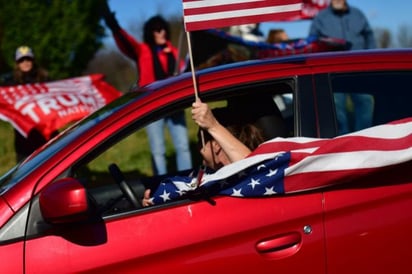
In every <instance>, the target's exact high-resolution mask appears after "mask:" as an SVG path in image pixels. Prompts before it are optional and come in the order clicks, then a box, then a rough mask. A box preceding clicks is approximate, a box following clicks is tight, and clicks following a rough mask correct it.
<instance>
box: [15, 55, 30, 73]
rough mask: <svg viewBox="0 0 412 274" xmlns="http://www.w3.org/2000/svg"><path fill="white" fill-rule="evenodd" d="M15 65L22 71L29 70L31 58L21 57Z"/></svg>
mask: <svg viewBox="0 0 412 274" xmlns="http://www.w3.org/2000/svg"><path fill="white" fill-rule="evenodd" d="M17 66H18V68H19V69H20V70H21V71H22V72H29V71H30V70H31V69H32V68H33V59H31V58H27V57H23V58H21V59H20V60H18V61H17Z"/></svg>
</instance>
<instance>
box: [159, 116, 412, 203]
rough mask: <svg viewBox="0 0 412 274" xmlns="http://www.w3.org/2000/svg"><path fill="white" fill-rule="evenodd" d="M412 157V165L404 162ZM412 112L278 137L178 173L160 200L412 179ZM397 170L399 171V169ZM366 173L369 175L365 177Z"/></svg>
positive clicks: (167, 183)
mask: <svg viewBox="0 0 412 274" xmlns="http://www.w3.org/2000/svg"><path fill="white" fill-rule="evenodd" d="M407 163H409V166H407V165H404V164H407ZM411 166H412V118H407V119H403V120H399V121H394V122H392V123H388V124H384V125H379V126H375V127H371V128H368V129H364V130H361V131H358V132H354V133H351V134H347V135H342V136H338V137H335V138H331V139H317V138H305V137H294V138H275V139H273V140H270V141H268V142H265V143H263V144H262V145H260V146H259V147H258V148H257V149H256V150H255V151H253V152H252V153H251V155H249V156H248V157H247V158H245V159H243V160H241V161H238V162H235V163H232V164H229V165H227V166H224V167H222V168H221V169H219V170H218V171H217V172H215V173H210V174H205V175H204V176H203V178H202V179H201V184H200V186H199V187H197V184H196V179H195V178H194V177H184V176H180V177H173V178H170V179H167V180H165V181H163V182H162V183H161V184H160V186H159V187H158V188H157V189H156V190H155V191H154V192H153V196H152V201H153V202H154V204H161V203H165V202H167V201H171V200H175V199H179V198H182V197H187V196H189V197H190V195H192V194H197V195H199V193H200V194H202V193H206V194H207V195H210V194H214V195H215V194H216V195H226V196H234V197H263V196H270V195H284V194H288V193H296V192H303V191H309V190H313V189H320V188H325V187H330V186H335V185H338V184H344V183H353V182H356V183H359V184H360V183H367V182H368V181H367V178H373V180H374V181H373V182H374V183H379V180H380V182H381V183H382V182H387V181H388V180H390V179H391V178H392V176H393V175H394V174H397V176H404V179H407V180H411V178H412V175H411V173H410V168H411ZM394 170H395V171H396V172H394ZM365 178H366V179H365Z"/></svg>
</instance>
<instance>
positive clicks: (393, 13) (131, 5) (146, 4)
mask: <svg viewBox="0 0 412 274" xmlns="http://www.w3.org/2000/svg"><path fill="white" fill-rule="evenodd" d="M348 3H349V4H350V5H352V6H355V7H357V8H359V9H361V10H362V11H363V12H364V14H365V15H366V17H367V18H368V20H369V23H370V25H371V27H372V28H373V29H377V28H386V29H389V30H390V32H391V33H392V37H393V38H392V39H393V40H394V41H395V42H396V39H397V33H398V30H399V27H400V26H408V27H410V28H411V31H412V16H411V15H410V13H411V11H412V1H409V0H406V1H405V0H390V1H387V0H358V1H354V0H349V1H348ZM109 6H110V8H111V10H112V11H114V12H115V13H116V18H117V19H118V21H119V24H120V25H121V26H122V27H123V28H125V29H126V30H128V31H130V30H131V29H133V28H135V27H136V25H138V24H142V23H141V22H144V21H146V20H147V19H148V18H150V17H151V16H153V15H155V14H161V15H162V16H164V17H165V18H166V19H167V18H168V17H171V16H173V17H174V16H178V17H179V16H182V14H183V8H182V0H134V1H130V0H109ZM309 26H310V20H304V21H295V22H267V23H262V24H261V27H260V29H261V31H262V32H263V33H264V34H265V35H266V34H267V33H268V31H269V29H272V28H283V29H285V30H286V32H287V33H288V35H289V37H290V38H292V39H293V38H304V37H307V34H308V31H309ZM138 27H139V28H141V27H142V26H141V25H140V26H138ZM107 33H108V34H110V32H109V31H108V32H107ZM105 42H107V43H113V42H112V39H111V37H108V39H106V41H105Z"/></svg>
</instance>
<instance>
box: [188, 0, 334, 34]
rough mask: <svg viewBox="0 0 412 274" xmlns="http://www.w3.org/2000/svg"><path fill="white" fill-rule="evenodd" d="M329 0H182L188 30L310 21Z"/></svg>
mask: <svg viewBox="0 0 412 274" xmlns="http://www.w3.org/2000/svg"><path fill="white" fill-rule="evenodd" d="M328 4H329V0H183V15H184V16H183V19H184V23H185V29H186V31H195V30H203V29H211V28H221V27H226V26H233V25H241V24H252V23H259V22H270V21H293V20H302V19H309V18H312V17H313V16H315V15H316V14H317V13H318V12H319V10H321V9H324V8H326V7H327V6H328Z"/></svg>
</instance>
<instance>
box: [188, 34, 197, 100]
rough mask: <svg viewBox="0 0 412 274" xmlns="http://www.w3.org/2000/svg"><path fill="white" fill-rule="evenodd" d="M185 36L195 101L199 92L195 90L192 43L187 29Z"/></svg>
mask: <svg viewBox="0 0 412 274" xmlns="http://www.w3.org/2000/svg"><path fill="white" fill-rule="evenodd" d="M186 37H187V48H188V51H189V60H190V69H191V71H192V80H193V88H194V89H195V98H196V101H197V100H198V99H199V92H198V90H197V82H196V73H195V66H194V64H193V54H192V43H191V42H190V32H189V31H186Z"/></svg>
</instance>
